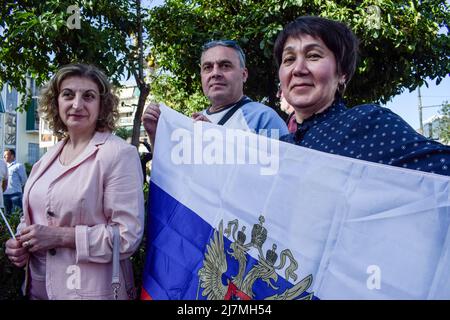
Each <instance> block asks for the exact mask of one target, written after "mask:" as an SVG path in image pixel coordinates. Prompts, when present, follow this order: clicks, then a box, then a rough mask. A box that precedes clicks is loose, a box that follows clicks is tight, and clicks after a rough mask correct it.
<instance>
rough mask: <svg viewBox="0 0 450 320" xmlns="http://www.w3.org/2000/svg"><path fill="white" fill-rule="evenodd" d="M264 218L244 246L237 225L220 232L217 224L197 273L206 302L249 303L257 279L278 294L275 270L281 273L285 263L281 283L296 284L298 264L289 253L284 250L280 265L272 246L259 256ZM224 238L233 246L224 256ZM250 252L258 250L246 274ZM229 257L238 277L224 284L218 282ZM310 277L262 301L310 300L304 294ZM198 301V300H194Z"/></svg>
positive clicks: (310, 296)
mask: <svg viewBox="0 0 450 320" xmlns="http://www.w3.org/2000/svg"><path fill="white" fill-rule="evenodd" d="M264 220H265V219H264V216H262V215H261V216H260V217H259V224H254V225H253V228H252V232H251V240H250V241H249V242H247V243H245V241H246V238H247V236H246V234H245V226H243V227H242V228H241V230H239V231H238V228H239V221H238V220H237V219H236V220H233V221H230V222H228V225H227V228H226V229H225V231H223V220H221V221H220V224H219V229H218V230H217V229H215V230H214V234H213V237H212V238H211V240H210V241H209V243H208V245H207V247H206V253H205V258H204V260H203V267H202V268H201V269H200V270H199V271H198V276H199V289H200V287H201V288H203V291H202V295H203V296H206V297H207V299H208V300H233V299H239V300H250V299H253V298H254V297H255V293H254V292H253V285H254V284H255V281H256V280H257V279H261V280H262V281H264V282H265V283H266V284H267V286H269V287H270V288H272V289H274V290H278V289H279V288H278V287H276V283H277V281H278V274H277V272H276V271H277V270H282V269H283V268H284V266H285V265H286V262H287V260H289V265H288V266H287V267H286V269H285V279H286V281H290V279H292V281H293V282H295V281H296V280H297V274H296V273H295V271H296V270H297V268H298V263H297V261H296V260H295V259H294V256H293V255H292V252H291V251H290V250H289V249H285V250H283V251H281V253H280V262H279V263H278V264H277V260H278V254H277V252H276V249H277V246H276V244H273V245H272V248H271V249H269V250H267V251H266V254H265V255H264V254H263V249H262V248H263V244H264V242H265V241H266V239H267V229H266V228H265V227H264V226H263V224H264ZM224 234H225V235H226V236H227V237H230V236H231V237H232V238H233V240H234V241H233V242H232V243H231V245H230V251H228V252H225V248H224V237H223V236H224ZM250 248H256V249H257V250H258V263H256V264H255V265H253V266H252V267H251V269H250V270H249V271H248V272H247V273H246V270H247V255H246V254H247V252H248V251H249V250H250ZM227 253H228V254H229V255H230V256H231V257H232V258H234V259H236V260H237V261H238V263H239V268H238V273H237V274H236V275H234V276H232V277H231V281H230V279H228V280H227V284H224V283H223V281H222V275H223V274H224V273H225V272H226V271H227V269H228V266H227V257H226V254H227ZM311 283H312V275H308V276H307V277H305V278H304V279H302V280H301V281H299V282H298V283H296V284H294V285H293V286H292V287H291V288H289V289H287V290H285V291H284V292H281V293H279V294H278V293H277V294H275V295H272V296H268V297H265V298H264V299H265V300H292V299H301V300H309V299H312V297H313V293H312V292H311V293H306V290H308V288H309V287H310V286H311ZM197 298H198V297H197Z"/></svg>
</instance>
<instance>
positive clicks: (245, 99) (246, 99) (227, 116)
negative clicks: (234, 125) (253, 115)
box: [217, 96, 252, 126]
mask: <svg viewBox="0 0 450 320" xmlns="http://www.w3.org/2000/svg"><path fill="white" fill-rule="evenodd" d="M249 102H252V99H250V98H249V97H246V96H244V97H243V98H242V99H241V100H239V101H238V102H237V103H236V104H235V105H234V107H232V108H231V109H230V110H228V112H227V113H225V115H224V116H223V117H222V119H220V121H219V122H217V124H218V125H221V126H222V125H224V124H225V122H227V121H228V119H230V118H231V116H232V115H233V114H234V113H235V112H236V111H237V110H238V109H239V108H240V107H242V106H243V105H244V104H246V103H249Z"/></svg>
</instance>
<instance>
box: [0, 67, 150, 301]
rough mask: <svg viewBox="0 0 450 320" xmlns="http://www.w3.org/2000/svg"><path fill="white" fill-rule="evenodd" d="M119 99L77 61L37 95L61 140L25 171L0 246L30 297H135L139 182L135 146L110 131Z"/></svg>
mask: <svg viewBox="0 0 450 320" xmlns="http://www.w3.org/2000/svg"><path fill="white" fill-rule="evenodd" d="M118 102H119V99H118V98H117V96H116V95H115V94H114V93H113V91H112V86H111V84H110V82H109V80H108V78H107V77H106V76H105V74H104V73H103V72H102V71H100V70H99V69H97V68H96V67H94V66H92V65H85V64H71V65H68V66H65V67H62V68H61V69H60V70H59V71H58V72H57V73H56V74H55V75H54V76H53V78H52V79H51V80H50V82H49V83H48V85H47V86H46V87H45V88H44V89H43V91H42V93H41V98H40V113H41V116H43V118H44V119H45V120H46V121H48V122H49V125H50V128H51V129H52V130H53V134H54V135H56V136H57V137H59V138H61V141H60V142H58V143H57V144H56V145H55V146H54V147H53V148H52V149H51V150H49V151H48V152H47V153H46V154H45V155H44V156H43V157H42V158H41V159H40V160H39V161H38V162H37V163H36V164H35V165H34V166H33V169H32V171H31V173H30V177H29V179H28V181H27V183H26V185H25V190H24V194H23V211H24V214H23V217H22V219H21V222H20V224H19V226H18V228H17V237H16V239H9V240H8V241H7V242H6V254H7V255H8V257H9V259H10V260H11V262H12V263H13V264H14V265H16V266H17V267H24V266H25V265H26V266H27V268H26V271H27V277H26V280H25V284H24V290H25V294H26V295H27V296H28V297H29V298H30V299H32V300H35V299H36V300H37V299H42V300H46V299H51V300H54V299H57V300H60V299H64V300H67V299H114V298H118V299H128V298H133V287H134V283H133V282H134V280H133V272H132V267H131V262H130V260H129V257H130V256H131V255H132V254H133V253H134V252H135V250H136V249H137V248H138V246H139V244H140V242H141V239H142V236H143V231H144V195H143V190H142V179H143V177H142V170H141V164H140V160H139V155H138V152H137V149H136V148H135V147H134V146H132V145H130V144H128V143H126V142H125V141H124V140H122V139H121V138H119V137H117V136H115V135H113V134H112V131H113V130H114V129H115V123H116V120H117V117H118V111H117V106H118ZM114 239H115V240H114ZM117 240H118V241H117ZM113 247H114V248H117V251H115V252H116V253H113V252H114V251H113ZM114 258H117V259H114ZM119 259H120V262H119ZM116 262H117V264H116V267H117V272H118V273H117V274H116V273H114V274H115V275H117V276H118V279H119V280H120V283H121V285H120V288H119V290H118V292H113V290H112V288H111V287H112V275H113V270H116V269H113V263H116ZM116 294H117V295H116Z"/></svg>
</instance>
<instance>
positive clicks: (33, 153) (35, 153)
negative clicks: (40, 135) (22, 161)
mask: <svg viewBox="0 0 450 320" xmlns="http://www.w3.org/2000/svg"><path fill="white" fill-rule="evenodd" d="M38 160H39V143H29V144H28V163H30V164H34V163H36V162H37V161H38Z"/></svg>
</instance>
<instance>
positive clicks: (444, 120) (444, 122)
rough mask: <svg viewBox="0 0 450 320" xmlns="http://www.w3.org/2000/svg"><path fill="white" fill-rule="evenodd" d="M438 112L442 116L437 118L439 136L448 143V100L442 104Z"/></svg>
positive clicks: (449, 134) (449, 124)
mask: <svg viewBox="0 0 450 320" xmlns="http://www.w3.org/2000/svg"><path fill="white" fill-rule="evenodd" d="M439 114H440V115H441V116H442V117H441V118H440V120H439V122H440V123H439V128H440V133H439V136H440V137H439V138H440V140H441V141H442V142H444V143H446V144H450V103H448V101H445V102H444V103H443V104H442V109H441V110H440V111H439Z"/></svg>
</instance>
